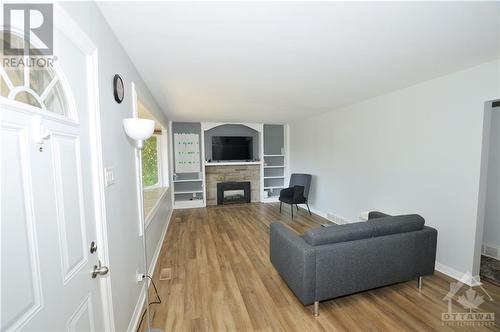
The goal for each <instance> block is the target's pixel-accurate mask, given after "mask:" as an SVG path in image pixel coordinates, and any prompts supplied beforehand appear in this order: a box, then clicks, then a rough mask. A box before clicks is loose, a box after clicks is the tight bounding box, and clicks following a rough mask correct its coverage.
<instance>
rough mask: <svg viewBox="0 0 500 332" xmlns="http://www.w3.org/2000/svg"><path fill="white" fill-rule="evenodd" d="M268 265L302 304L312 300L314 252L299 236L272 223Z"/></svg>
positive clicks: (314, 274) (314, 275) (313, 289)
mask: <svg viewBox="0 0 500 332" xmlns="http://www.w3.org/2000/svg"><path fill="white" fill-rule="evenodd" d="M269 251H270V253H269V254H270V258H271V263H272V264H273V265H274V267H275V268H276V270H277V271H278V273H279V274H280V276H281V277H282V278H283V280H285V282H286V284H287V285H288V287H289V288H290V289H291V290H292V291H293V292H294V294H295V295H296V296H297V297H298V298H299V300H300V302H302V304H304V305H308V304H311V303H313V302H314V301H315V295H316V294H315V285H316V252H315V248H314V247H313V246H311V245H309V244H307V243H306V242H305V241H304V240H303V239H302V238H301V237H300V236H298V235H297V234H295V233H294V232H292V231H291V230H290V229H288V228H287V227H285V226H284V225H282V224H280V223H272V224H271V229H270V238H269Z"/></svg>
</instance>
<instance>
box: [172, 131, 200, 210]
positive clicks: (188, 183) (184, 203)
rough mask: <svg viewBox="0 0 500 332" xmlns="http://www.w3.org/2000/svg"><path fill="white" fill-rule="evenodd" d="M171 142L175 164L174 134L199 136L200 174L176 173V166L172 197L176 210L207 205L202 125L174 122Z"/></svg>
mask: <svg viewBox="0 0 500 332" xmlns="http://www.w3.org/2000/svg"><path fill="white" fill-rule="evenodd" d="M170 132H171V142H172V143H173V144H172V145H173V151H172V152H173V158H172V161H173V164H174V165H175V160H176V159H175V158H176V155H177V152H178V151H177V150H176V148H177V147H176V146H175V143H174V134H176V133H177V134H196V135H199V137H198V138H199V139H198V142H199V146H200V148H199V149H200V150H199V155H200V169H199V171H198V172H189V173H180V172H176V169H175V166H174V174H173V177H172V184H173V190H172V196H173V199H174V207H175V208H181V209H182V208H194V207H202V206H204V205H205V193H204V190H205V179H204V177H203V176H204V175H203V172H202V169H201V167H202V166H201V165H202V151H203V149H202V137H201V136H202V135H201V124H200V123H192V122H173V123H172V127H171V130H170Z"/></svg>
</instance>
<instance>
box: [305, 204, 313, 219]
mask: <svg viewBox="0 0 500 332" xmlns="http://www.w3.org/2000/svg"><path fill="white" fill-rule="evenodd" d="M306 205H307V211H309V215H310V216H312V213H311V209H309V204H308V203H307V202H306Z"/></svg>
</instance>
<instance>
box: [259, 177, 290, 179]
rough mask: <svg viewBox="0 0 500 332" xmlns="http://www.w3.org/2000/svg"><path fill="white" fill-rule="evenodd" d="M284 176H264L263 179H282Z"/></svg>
mask: <svg viewBox="0 0 500 332" xmlns="http://www.w3.org/2000/svg"><path fill="white" fill-rule="evenodd" d="M284 178H285V177H284V176H264V179H284Z"/></svg>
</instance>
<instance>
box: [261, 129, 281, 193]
mask: <svg viewBox="0 0 500 332" xmlns="http://www.w3.org/2000/svg"><path fill="white" fill-rule="evenodd" d="M263 136H264V155H263V157H264V165H263V168H262V176H263V181H262V182H263V188H262V197H263V201H264V202H274V201H276V200H277V199H278V197H279V193H280V190H281V189H283V188H285V187H286V186H287V183H286V182H287V181H286V180H287V167H286V144H285V143H286V138H285V126H284V125H264V135H263Z"/></svg>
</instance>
